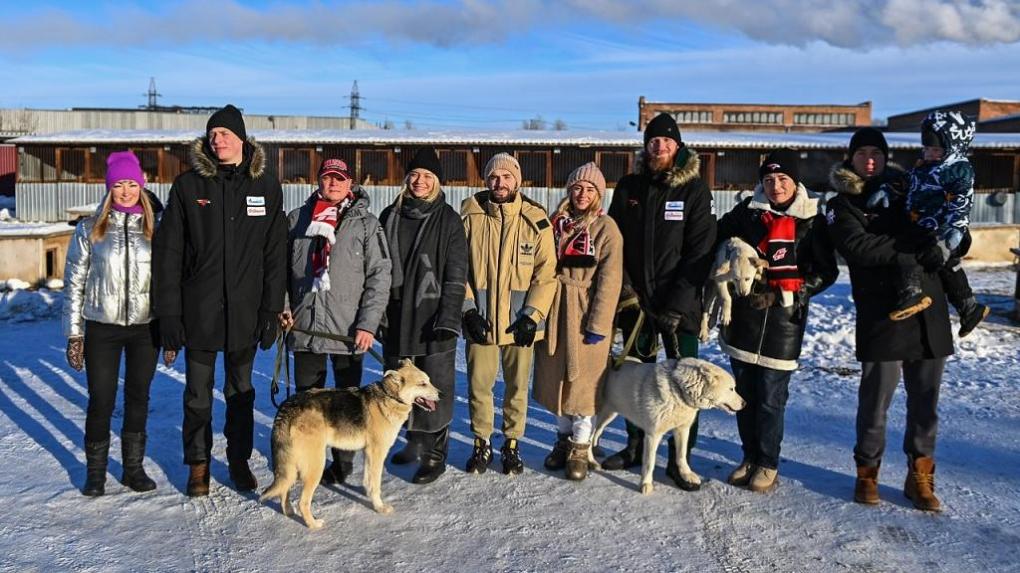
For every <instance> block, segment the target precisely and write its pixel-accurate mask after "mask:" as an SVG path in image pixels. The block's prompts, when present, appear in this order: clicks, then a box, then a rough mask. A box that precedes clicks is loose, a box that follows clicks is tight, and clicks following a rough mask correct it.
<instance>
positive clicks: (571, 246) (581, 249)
mask: <svg viewBox="0 0 1020 573" xmlns="http://www.w3.org/2000/svg"><path fill="white" fill-rule="evenodd" d="M602 214H603V213H602V210H601V209H599V210H598V212H597V213H596V214H595V216H594V217H587V216H586V215H587V214H583V215H580V216H571V213H570V211H569V210H568V211H560V212H559V213H557V214H556V216H555V217H553V220H552V227H553V239H554V240H555V241H556V259H557V261H558V265H557V266H559V267H594V266H595V242H594V241H593V240H592V238H591V231H590V229H591V224H592V223H593V222H594V221H595V220H596V219H598V218H599V217H601V216H602Z"/></svg>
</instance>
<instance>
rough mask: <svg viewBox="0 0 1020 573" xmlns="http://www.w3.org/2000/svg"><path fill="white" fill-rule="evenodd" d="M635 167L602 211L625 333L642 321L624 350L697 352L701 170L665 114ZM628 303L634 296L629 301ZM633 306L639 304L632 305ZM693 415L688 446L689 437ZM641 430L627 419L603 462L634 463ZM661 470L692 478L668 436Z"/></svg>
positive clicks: (703, 255) (685, 485)
mask: <svg viewBox="0 0 1020 573" xmlns="http://www.w3.org/2000/svg"><path fill="white" fill-rule="evenodd" d="M644 142H645V147H644V150H643V151H642V152H641V154H640V157H639V160H638V167H637V172H636V173H633V174H631V175H627V176H625V177H623V178H622V179H620V181H619V182H618V183H617V185H616V189H615V191H614V192H613V201H612V204H611V205H610V207H609V215H610V216H611V217H613V219H614V220H615V221H616V224H617V225H618V226H619V227H620V232H621V233H622V235H623V290H622V292H621V294H620V303H621V305H626V306H628V307H629V308H631V309H632V310H627V311H624V312H622V313H621V315H620V324H621V326H622V327H623V330H624V339H625V340H626V339H627V338H628V337H629V336H630V334H631V332H632V331H633V330H634V329H635V327H636V323H637V320H638V316H639V312H643V313H644V320H643V324H642V326H641V327H640V331H639V332H638V335H637V337H636V342H635V343H634V345H633V347H632V348H630V350H629V354H630V355H631V356H636V357H638V358H640V359H641V360H642V361H644V362H655V358H656V354H657V351H658V340H659V339H660V338H661V340H662V344H663V346H664V347H665V351H666V356H667V357H668V358H680V357H687V356H697V354H698V338H697V334H698V330H699V327H700V323H701V291H702V285H704V283H705V280H706V279H707V278H708V271H709V269H710V267H711V264H712V260H711V255H712V246H713V244H714V243H715V234H716V219H715V214H714V213H713V212H712V211H713V209H712V193H711V191H710V190H709V189H708V185H707V184H706V183H705V181H704V180H703V179H702V178H701V175H700V169H701V161H700V160H699V159H698V154H697V152H695V151H694V150H693V149H691V148H689V147H687V146H686V145H684V143H683V141H682V140H681V138H680V129H679V127H677V124H676V121H675V120H674V119H673V118H672V117H671V116H669V115H666V114H660V115H659V116H657V117H656V118H655V119H653V120H652V121H650V122H648V125H647V126H646V127H645V133H644ZM634 303H636V304H634ZM638 309H640V311H639V310H638ZM697 428H698V426H697V419H695V423H694V425H693V426H692V427H691V436H690V441H689V446H690V447H691V448H693V447H694V442H695V439H696V437H697ZM643 450H644V432H643V431H641V429H640V428H638V427H637V426H634V425H633V424H631V423H630V422H627V446H626V447H625V448H624V449H623V450H622V451H620V452H618V453H616V454H614V455H612V456H610V457H608V458H606V460H605V461H603V462H602V467H603V468H605V469H610V470H613V469H622V468H626V467H633V466H636V465H638V464H640V463H641V457H642V453H643ZM666 474H667V475H669V477H671V478H672V479H673V481H675V482H676V484H677V485H678V486H679V487H680V488H682V489H685V490H694V489H698V487H699V486H698V484H695V483H691V482H688V481H686V480H684V479H683V478H682V477H681V475H680V472H679V469H678V468H677V465H676V455H675V448H674V446H673V438H670V446H669V463H668V464H667V466H666Z"/></svg>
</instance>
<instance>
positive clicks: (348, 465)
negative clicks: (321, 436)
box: [322, 448, 354, 484]
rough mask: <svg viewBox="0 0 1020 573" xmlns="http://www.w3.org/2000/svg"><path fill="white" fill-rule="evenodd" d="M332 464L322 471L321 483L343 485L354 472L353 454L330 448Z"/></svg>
mask: <svg viewBox="0 0 1020 573" xmlns="http://www.w3.org/2000/svg"><path fill="white" fill-rule="evenodd" d="M330 453H331V454H332V455H333V463H332V464H330V465H328V466H326V468H325V469H323V470H322V483H326V484H330V483H337V484H339V483H344V482H345V481H347V478H348V477H349V476H350V475H351V472H353V471H354V452H352V451H349V450H338V449H336V448H330Z"/></svg>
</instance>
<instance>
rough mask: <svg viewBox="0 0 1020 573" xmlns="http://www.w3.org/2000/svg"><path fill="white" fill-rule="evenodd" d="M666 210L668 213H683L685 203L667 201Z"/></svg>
mask: <svg viewBox="0 0 1020 573" xmlns="http://www.w3.org/2000/svg"><path fill="white" fill-rule="evenodd" d="M666 210H667V211H683V210H684V202H683V201H666Z"/></svg>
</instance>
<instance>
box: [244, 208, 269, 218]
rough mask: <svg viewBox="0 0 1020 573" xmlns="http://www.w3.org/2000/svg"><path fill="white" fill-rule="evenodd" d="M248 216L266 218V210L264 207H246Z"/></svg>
mask: <svg viewBox="0 0 1020 573" xmlns="http://www.w3.org/2000/svg"><path fill="white" fill-rule="evenodd" d="M248 216H249V217H265V216H266V208H265V207H248Z"/></svg>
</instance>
